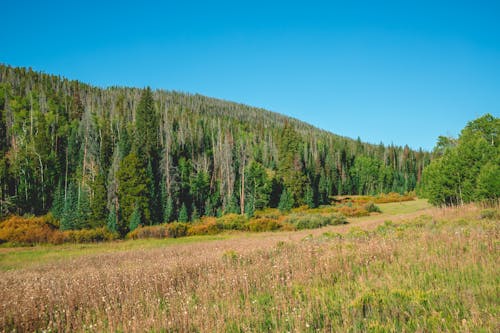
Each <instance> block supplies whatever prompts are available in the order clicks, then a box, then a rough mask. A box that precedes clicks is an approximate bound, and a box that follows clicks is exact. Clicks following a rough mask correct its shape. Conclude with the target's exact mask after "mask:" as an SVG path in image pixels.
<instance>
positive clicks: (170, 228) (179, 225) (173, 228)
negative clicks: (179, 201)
mask: <svg viewBox="0 0 500 333" xmlns="http://www.w3.org/2000/svg"><path fill="white" fill-rule="evenodd" d="M165 227H166V229H167V232H166V236H167V237H170V238H178V237H184V236H186V235H187V230H188V225H187V224H186V223H183V222H172V223H169V224H167V225H166V226H165Z"/></svg>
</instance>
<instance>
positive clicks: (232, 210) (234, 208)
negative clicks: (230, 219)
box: [224, 194, 240, 214]
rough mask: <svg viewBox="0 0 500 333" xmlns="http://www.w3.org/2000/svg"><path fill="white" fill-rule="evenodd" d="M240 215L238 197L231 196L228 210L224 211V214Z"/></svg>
mask: <svg viewBox="0 0 500 333" xmlns="http://www.w3.org/2000/svg"><path fill="white" fill-rule="evenodd" d="M239 213H240V208H239V206H238V200H237V199H236V197H235V196H234V194H233V196H231V199H230V200H229V202H228V204H227V206H226V209H225V210H224V214H239Z"/></svg>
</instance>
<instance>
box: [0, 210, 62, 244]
mask: <svg viewBox="0 0 500 333" xmlns="http://www.w3.org/2000/svg"><path fill="white" fill-rule="evenodd" d="M58 227H59V226H58V222H57V221H56V220H55V219H54V218H53V217H52V215H51V214H47V215H45V216H40V217H21V216H11V217H10V218H8V219H6V220H4V221H3V222H1V223H0V243H4V242H11V243H19V244H26V245H33V244H39V243H48V242H50V240H51V239H53V238H55V236H54V234H56V233H58V232H60V231H59V230H58Z"/></svg>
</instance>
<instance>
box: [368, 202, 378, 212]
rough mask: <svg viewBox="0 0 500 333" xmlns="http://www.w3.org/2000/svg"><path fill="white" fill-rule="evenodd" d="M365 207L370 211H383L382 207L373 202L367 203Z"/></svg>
mask: <svg viewBox="0 0 500 333" xmlns="http://www.w3.org/2000/svg"><path fill="white" fill-rule="evenodd" d="M364 208H365V209H366V211H367V212H369V213H382V210H381V209H380V207H379V206H377V205H375V204H374V203H373V202H370V203H367V204H366V205H365V207H364Z"/></svg>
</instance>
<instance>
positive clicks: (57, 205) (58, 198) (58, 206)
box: [50, 183, 64, 220]
mask: <svg viewBox="0 0 500 333" xmlns="http://www.w3.org/2000/svg"><path fill="white" fill-rule="evenodd" d="M50 211H51V213H52V215H53V216H54V217H55V218H56V219H57V220H61V218H62V217H63V214H64V191H63V188H62V185H61V183H59V185H58V186H57V188H56V191H55V193H54V199H53V200H52V209H51V210H50Z"/></svg>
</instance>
